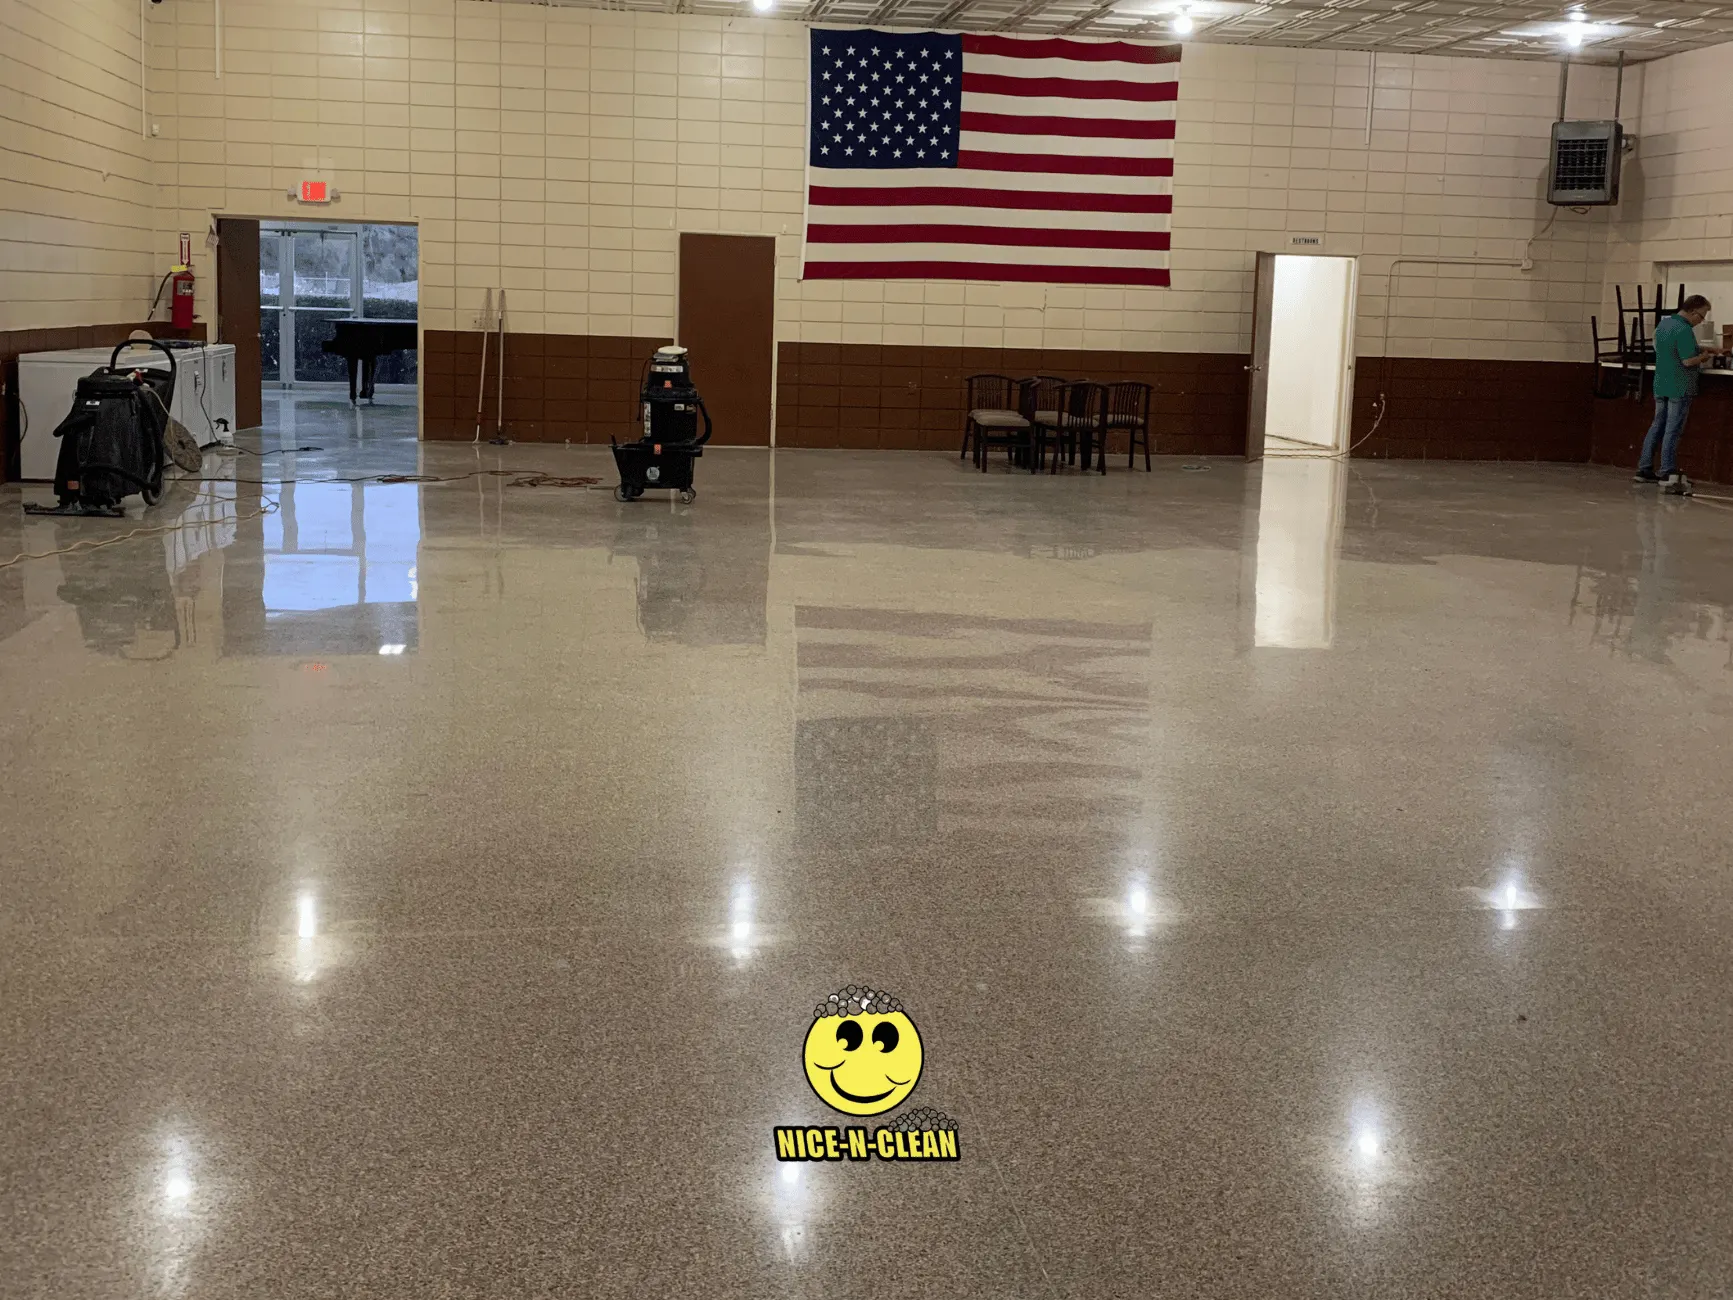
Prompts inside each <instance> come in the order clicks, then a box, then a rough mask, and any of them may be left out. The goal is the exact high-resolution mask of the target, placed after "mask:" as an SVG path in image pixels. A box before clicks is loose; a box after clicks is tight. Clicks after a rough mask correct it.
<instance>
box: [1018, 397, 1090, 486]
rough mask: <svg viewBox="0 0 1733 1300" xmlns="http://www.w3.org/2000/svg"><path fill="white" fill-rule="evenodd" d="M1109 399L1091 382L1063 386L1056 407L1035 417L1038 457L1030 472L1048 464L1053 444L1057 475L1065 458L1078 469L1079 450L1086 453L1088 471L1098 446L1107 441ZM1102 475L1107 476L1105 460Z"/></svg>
mask: <svg viewBox="0 0 1733 1300" xmlns="http://www.w3.org/2000/svg"><path fill="white" fill-rule="evenodd" d="M1105 398H1106V389H1104V388H1103V387H1102V386H1101V385H1100V384H1096V383H1091V382H1090V381H1089V380H1087V379H1082V380H1078V381H1077V382H1076V383H1069V384H1065V385H1063V386H1061V387H1060V389H1059V391H1058V393H1057V394H1056V395H1055V399H1054V404H1053V407H1052V408H1051V409H1049V408H1046V407H1043V408H1042V409H1040V410H1037V411H1036V413H1035V455H1034V459H1033V463H1032V464H1031V465H1030V469H1032V470H1038V469H1039V468H1040V467H1041V465H1042V463H1043V462H1044V461H1045V460H1046V456H1047V444H1048V442H1049V441H1051V442H1052V443H1053V467H1052V472H1053V473H1055V474H1057V473H1058V472H1059V458H1060V456H1061V454H1063V455H1064V457H1065V460H1066V463H1067V464H1072V465H1075V464H1076V463H1077V454H1078V452H1079V450H1081V451H1082V453H1083V468H1084V469H1088V468H1089V463H1090V460H1091V459H1092V455H1093V450H1094V447H1095V444H1096V442H1097V441H1098V440H1103V439H1104V432H1105V431H1104V429H1103V425H1102V412H1103V408H1104V404H1105ZM1101 472H1102V473H1103V474H1105V473H1106V472H1107V462H1106V459H1105V458H1103V460H1102V463H1101Z"/></svg>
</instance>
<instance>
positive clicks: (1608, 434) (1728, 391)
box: [1593, 376, 1733, 483]
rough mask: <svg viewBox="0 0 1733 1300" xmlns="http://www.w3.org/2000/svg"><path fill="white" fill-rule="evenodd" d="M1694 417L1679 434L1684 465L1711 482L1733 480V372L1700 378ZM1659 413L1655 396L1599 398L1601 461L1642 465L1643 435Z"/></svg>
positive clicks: (1598, 447) (1597, 445) (1596, 447)
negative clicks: (1638, 462) (1637, 398)
mask: <svg viewBox="0 0 1733 1300" xmlns="http://www.w3.org/2000/svg"><path fill="white" fill-rule="evenodd" d="M1699 387H1700V389H1701V391H1700V392H1699V393H1698V394H1697V400H1696V401H1695V402H1693V403H1691V417H1690V419H1689V420H1688V421H1687V422H1686V424H1685V432H1684V435H1683V436H1682V437H1681V438H1680V439H1679V468H1680V469H1682V470H1684V471H1685V473H1686V474H1687V475H1688V476H1689V477H1691V478H1695V479H1702V480H1704V481H1705V482H1709V483H1733V377H1729V378H1722V377H1719V376H1714V377H1711V378H1707V379H1704V380H1702V381H1701V382H1700V384H1699ZM1654 418H1655V399H1654V398H1653V397H1650V396H1648V395H1646V394H1645V395H1644V397H1643V400H1642V401H1640V402H1633V401H1629V400H1627V399H1625V398H1613V399H1611V400H1604V401H1599V402H1596V403H1595V410H1594V454H1593V460H1594V462H1595V464H1597V465H1617V466H1619V467H1620V468H1621V469H1632V470H1634V469H1636V467H1637V456H1638V454H1639V453H1640V452H1641V451H1642V449H1643V435H1644V434H1646V433H1647V432H1648V431H1649V424H1650V423H1651V422H1652V421H1653V420H1654Z"/></svg>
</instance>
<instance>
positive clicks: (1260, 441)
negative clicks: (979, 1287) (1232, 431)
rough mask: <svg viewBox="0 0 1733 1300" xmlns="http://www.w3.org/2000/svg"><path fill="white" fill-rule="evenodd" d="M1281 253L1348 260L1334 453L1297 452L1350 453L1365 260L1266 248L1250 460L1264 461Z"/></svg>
mask: <svg viewBox="0 0 1733 1300" xmlns="http://www.w3.org/2000/svg"><path fill="white" fill-rule="evenodd" d="M1278 257H1307V258H1320V259H1322V258H1329V259H1331V260H1333V261H1338V262H1347V263H1348V289H1347V293H1348V310H1347V311H1346V312H1345V313H1344V314H1343V315H1344V319H1343V322H1342V335H1343V337H1342V374H1341V393H1342V402H1341V406H1340V408H1339V409H1338V411H1337V413H1336V438H1335V445H1334V446H1333V447H1331V448H1330V449H1329V450H1328V451H1326V450H1324V449H1322V448H1320V449H1319V450H1318V451H1317V452H1316V453H1296V454H1300V455H1311V454H1316V455H1319V456H1342V455H1346V454H1347V452H1348V448H1349V440H1350V434H1351V432H1352V429H1353V423H1354V380H1355V375H1356V374H1357V372H1358V362H1359V358H1358V357H1357V356H1356V355H1355V347H1356V327H1357V326H1358V323H1359V317H1360V258H1359V255H1358V254H1356V253H1295V252H1291V251H1288V250H1282V251H1280V252H1264V251H1260V252H1259V253H1258V255H1257V259H1258V260H1257V268H1256V271H1255V273H1254V275H1253V278H1252V356H1251V363H1250V364H1249V365H1247V367H1246V369H1247V370H1248V371H1250V372H1251V382H1250V384H1249V385H1248V392H1247V395H1246V459H1247V460H1249V461H1251V460H1262V459H1263V457H1264V435H1265V433H1266V432H1267V424H1266V418H1265V417H1266V408H1267V407H1268V404H1269V383H1270V380H1269V370H1270V334H1271V327H1270V316H1271V314H1272V311H1273V308H1274V306H1275V284H1276V259H1277V258H1278Z"/></svg>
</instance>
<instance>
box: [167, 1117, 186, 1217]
mask: <svg viewBox="0 0 1733 1300" xmlns="http://www.w3.org/2000/svg"><path fill="white" fill-rule="evenodd" d="M161 1189H162V1203H163V1209H164V1211H165V1212H167V1213H169V1214H176V1215H178V1214H179V1213H181V1212H182V1211H183V1210H184V1209H185V1207H186V1205H187V1202H189V1201H190V1200H192V1195H193V1173H192V1149H191V1145H190V1144H189V1143H188V1142H187V1140H186V1139H185V1138H184V1137H181V1136H179V1135H178V1134H171V1135H170V1136H169V1137H168V1138H167V1139H165V1140H164V1142H163V1165H162V1182H161Z"/></svg>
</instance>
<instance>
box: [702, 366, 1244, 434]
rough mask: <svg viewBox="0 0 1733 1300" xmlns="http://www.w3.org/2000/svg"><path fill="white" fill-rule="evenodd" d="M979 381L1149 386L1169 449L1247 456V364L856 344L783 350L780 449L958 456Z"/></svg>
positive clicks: (778, 401)
mask: <svg viewBox="0 0 1733 1300" xmlns="http://www.w3.org/2000/svg"><path fill="white" fill-rule="evenodd" d="M696 368H697V361H696V359H695V360H694V370H696ZM975 374H1000V375H1013V376H1017V375H1062V376H1064V377H1066V378H1070V379H1096V380H1100V381H1102V382H1105V383H1111V382H1113V381H1115V380H1120V379H1138V380H1142V381H1143V382H1145V383H1147V384H1149V385H1151V386H1152V387H1153V388H1154V389H1155V396H1154V398H1153V401H1152V411H1153V413H1154V418H1155V426H1156V449H1157V450H1158V451H1162V452H1173V453H1178V454H1181V455H1188V456H1231V455H1237V454H1239V453H1240V452H1242V451H1244V449H1245V442H1246V358H1245V357H1243V356H1224V355H1221V354H1215V353H1205V352H1082V351H1042V350H1039V349H1017V348H940V347H905V346H894V345H889V344H887V345H884V346H876V345H870V344H856V343H781V344H778V345H777V383H776V442H777V445H778V446H780V447H869V448H880V449H884V450H934V451H941V450H946V449H950V450H953V451H954V450H955V449H956V448H957V447H959V446H961V445H962V437H963V415H964V407H965V398H966V387H965V383H964V381H965V380H966V379H967V378H968V376H970V375H975Z"/></svg>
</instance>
